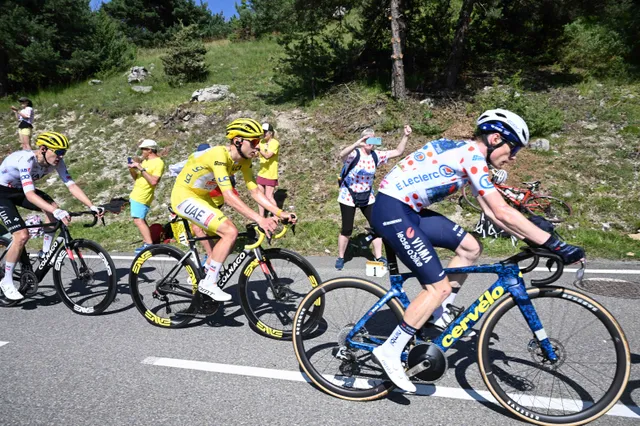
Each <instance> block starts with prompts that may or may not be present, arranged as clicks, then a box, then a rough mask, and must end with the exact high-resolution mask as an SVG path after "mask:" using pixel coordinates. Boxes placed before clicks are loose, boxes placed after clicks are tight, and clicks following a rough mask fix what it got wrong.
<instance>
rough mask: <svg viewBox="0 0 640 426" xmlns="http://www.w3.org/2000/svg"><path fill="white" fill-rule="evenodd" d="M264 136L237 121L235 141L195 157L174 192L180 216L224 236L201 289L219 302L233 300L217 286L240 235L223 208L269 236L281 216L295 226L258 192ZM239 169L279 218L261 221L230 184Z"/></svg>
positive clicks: (230, 134)
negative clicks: (256, 170) (257, 163)
mask: <svg viewBox="0 0 640 426" xmlns="http://www.w3.org/2000/svg"><path fill="white" fill-rule="evenodd" d="M262 134H263V131H262V126H260V123H258V122H257V121H255V120H252V119H250V118H238V119H237V120H234V121H233V122H231V123H230V124H229V125H228V126H227V135H226V137H227V139H230V142H231V143H230V144H229V145H226V146H217V147H214V148H210V149H207V150H206V151H201V152H195V153H193V154H191V155H190V156H189V159H188V160H187V163H186V164H185V166H184V168H183V169H182V171H181V172H180V174H179V175H178V177H177V179H176V183H175V185H174V186H173V190H172V192H171V207H172V208H173V210H174V211H175V213H176V214H177V215H178V216H180V217H183V218H185V219H187V220H189V221H190V222H192V223H193V224H195V225H197V226H199V227H201V228H203V229H205V230H206V231H207V232H208V233H210V234H217V235H218V236H219V237H220V241H218V242H217V243H216V245H215V247H214V248H213V250H212V251H211V252H210V253H208V254H209V258H208V259H207V264H206V270H207V275H206V276H205V278H204V279H203V280H202V281H200V283H199V285H198V291H200V292H201V293H203V294H206V295H208V296H209V297H211V298H212V299H213V300H216V301H220V302H224V301H228V300H231V295H229V294H228V293H225V292H224V291H222V289H220V288H219V287H218V286H217V284H216V283H217V280H218V274H219V272H220V269H221V267H222V263H223V262H224V261H225V259H226V258H227V256H228V255H229V253H230V252H231V249H232V248H233V246H234V244H235V241H236V238H237V237H238V229H237V228H236V227H235V225H234V224H233V222H231V220H229V219H228V218H227V217H226V216H225V215H224V214H223V213H222V211H221V210H220V207H221V206H222V205H223V204H225V203H226V204H228V205H230V206H231V207H233V208H234V209H235V210H236V211H238V213H240V214H241V215H243V216H244V217H246V218H247V219H249V220H252V221H254V222H257V223H258V225H259V226H260V227H261V228H262V229H264V230H265V232H266V233H267V235H270V234H271V232H273V231H274V230H275V229H276V226H277V225H278V218H286V219H288V220H290V221H291V222H292V223H295V215H293V214H292V213H288V212H283V211H282V210H281V209H279V208H278V206H276V205H275V204H274V203H272V202H270V201H269V200H268V199H267V198H266V197H265V195H264V194H263V193H262V192H260V191H259V190H258V186H257V185H256V182H255V180H254V178H253V172H252V171H251V159H252V158H254V157H255V156H256V155H257V150H258V144H259V143H260V137H261V136H262ZM239 171H241V172H242V175H243V177H244V181H245V183H246V185H247V189H248V190H249V192H250V193H251V197H252V198H253V199H254V200H255V201H256V202H257V203H258V204H259V205H260V206H262V207H264V208H265V209H266V210H267V211H270V212H271V213H273V214H274V215H275V216H276V217H272V218H265V217H262V216H260V215H259V214H258V213H257V212H256V211H254V210H253V209H251V208H250V207H249V206H247V205H246V204H245V203H244V202H243V201H242V200H241V199H240V197H239V196H238V193H237V192H236V191H235V190H234V189H233V185H232V184H231V176H233V175H234V174H235V173H237V172H239Z"/></svg>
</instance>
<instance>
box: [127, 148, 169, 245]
mask: <svg viewBox="0 0 640 426" xmlns="http://www.w3.org/2000/svg"><path fill="white" fill-rule="evenodd" d="M139 148H140V149H141V150H142V162H140V163H138V162H137V161H133V162H131V163H129V164H128V166H129V173H130V174H131V177H132V178H133V180H134V181H135V183H134V185H133V191H131V195H129V202H130V204H131V217H132V218H133V223H135V225H136V226H137V227H138V230H139V231H140V234H141V235H142V240H143V244H142V246H141V247H138V248H137V249H136V250H135V252H136V253H140V252H141V251H142V250H144V249H145V247H147V246H149V245H151V244H152V243H153V240H152V239H151V231H150V230H149V225H148V224H147V221H146V217H147V214H148V213H149V206H150V205H151V202H152V201H153V196H154V193H155V190H156V185H157V184H158V182H160V177H161V176H162V174H163V173H164V161H162V158H160V156H159V155H158V144H157V142H156V141H154V140H152V139H145V140H143V141H142V143H141V144H140V146H139Z"/></svg>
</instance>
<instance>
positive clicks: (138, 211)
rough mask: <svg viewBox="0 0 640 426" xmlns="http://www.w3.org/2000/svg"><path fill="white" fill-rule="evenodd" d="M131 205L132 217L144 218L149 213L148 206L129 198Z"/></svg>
mask: <svg viewBox="0 0 640 426" xmlns="http://www.w3.org/2000/svg"><path fill="white" fill-rule="evenodd" d="M129 204H130V205H131V217H132V218H134V219H144V218H146V217H147V214H148V213H149V206H147V205H146V204H142V203H139V202H137V201H135V200H132V199H129Z"/></svg>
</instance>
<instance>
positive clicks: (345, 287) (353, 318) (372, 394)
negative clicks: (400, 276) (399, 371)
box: [293, 278, 404, 401]
mask: <svg viewBox="0 0 640 426" xmlns="http://www.w3.org/2000/svg"><path fill="white" fill-rule="evenodd" d="M386 292H387V291H386V290H385V289H383V288H382V287H380V286H379V285H377V284H374V283H372V282H369V281H365V280H361V279H358V278H336V279H333V280H330V281H327V282H326V283H324V284H322V285H321V286H319V287H316V288H315V289H313V290H312V291H311V292H310V293H309V294H308V295H307V296H306V297H305V298H304V299H303V300H302V302H301V303H300V307H299V308H298V310H297V312H296V315H295V317H294V320H293V327H294V330H295V333H294V335H293V347H294V349H295V353H296V357H297V358H298V363H299V364H300V366H301V367H302V369H303V370H304V372H305V373H306V374H307V376H309V378H310V379H311V380H312V381H313V383H315V384H316V386H318V387H319V388H320V389H322V390H323V391H324V392H327V393H328V394H330V395H333V396H336V397H338V398H342V399H347V400H352V401H369V400H373V399H376V398H380V397H383V396H384V395H386V394H387V393H389V391H390V390H391V389H392V388H393V384H392V383H391V382H390V381H389V379H388V378H387V376H386V374H385V372H384V370H383V369H382V368H381V367H380V366H379V365H378V364H377V363H376V362H375V361H374V358H373V354H372V353H371V352H370V351H368V350H362V349H358V348H354V347H353V346H352V345H350V343H349V342H348V341H347V335H348V334H349V333H350V332H351V330H352V329H353V328H354V326H355V325H356V324H357V323H358V321H360V320H361V319H362V318H365V316H366V317H367V322H366V323H365V324H364V325H363V326H362V327H361V328H360V329H359V330H358V331H357V333H356V334H355V335H354V336H353V338H352V340H353V341H357V342H360V343H364V344H370V345H372V346H379V345H381V344H382V343H384V341H385V340H387V338H388V337H389V335H391V333H392V332H393V330H394V329H395V327H396V326H397V325H398V323H399V322H400V321H401V320H402V316H403V314H404V310H403V308H402V305H401V304H400V302H398V301H397V300H396V299H391V300H389V301H388V302H387V303H386V304H385V305H383V306H382V308H380V310H378V311H377V312H376V313H375V314H373V315H369V314H368V312H369V310H370V309H371V308H372V307H373V306H374V305H375V304H376V303H377V302H378V301H379V300H380V298H382V297H383V296H384V295H385V294H386ZM319 300H321V301H322V303H323V305H324V311H323V313H322V318H320V319H319V320H318V322H317V326H316V329H315V330H314V331H313V332H312V333H311V334H309V335H307V336H304V335H303V333H302V332H301V329H302V324H305V322H306V321H307V316H308V315H310V312H313V310H314V306H315V304H316V303H318V301H319ZM311 315H312V314H311Z"/></svg>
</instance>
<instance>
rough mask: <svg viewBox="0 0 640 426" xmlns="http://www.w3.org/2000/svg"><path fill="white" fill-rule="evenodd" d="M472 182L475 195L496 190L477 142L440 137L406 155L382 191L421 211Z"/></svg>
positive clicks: (392, 171)
mask: <svg viewBox="0 0 640 426" xmlns="http://www.w3.org/2000/svg"><path fill="white" fill-rule="evenodd" d="M467 183H470V184H471V188H472V190H473V195H474V196H478V195H480V196H484V195H486V194H488V193H490V192H493V191H495V190H496V189H495V187H494V186H493V184H492V183H491V181H490V180H489V167H488V166H487V161H486V159H485V157H484V156H483V155H482V154H481V153H480V152H479V150H478V148H477V146H476V144H475V142H471V141H452V140H449V139H438V140H435V141H431V142H429V143H427V144H426V145H425V146H423V147H422V148H420V149H418V150H417V151H415V152H413V153H412V154H410V155H408V156H407V157H405V158H404V159H403V160H402V161H401V162H400V163H398V165H396V166H395V167H394V168H393V169H391V171H390V172H389V173H388V174H387V175H386V176H385V177H384V179H383V180H382V182H381V183H380V192H381V193H383V194H386V195H389V196H390V197H393V198H396V199H398V200H401V201H403V202H404V203H406V204H408V205H409V206H411V208H412V209H413V210H415V211H417V212H419V211H420V210H422V209H425V208H427V207H428V206H430V205H431V204H433V203H437V202H438V201H441V200H443V199H445V198H446V197H448V196H449V195H451V194H453V193H454V192H456V191H457V190H458V189H460V188H462V187H463V186H464V185H466V184H467Z"/></svg>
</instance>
